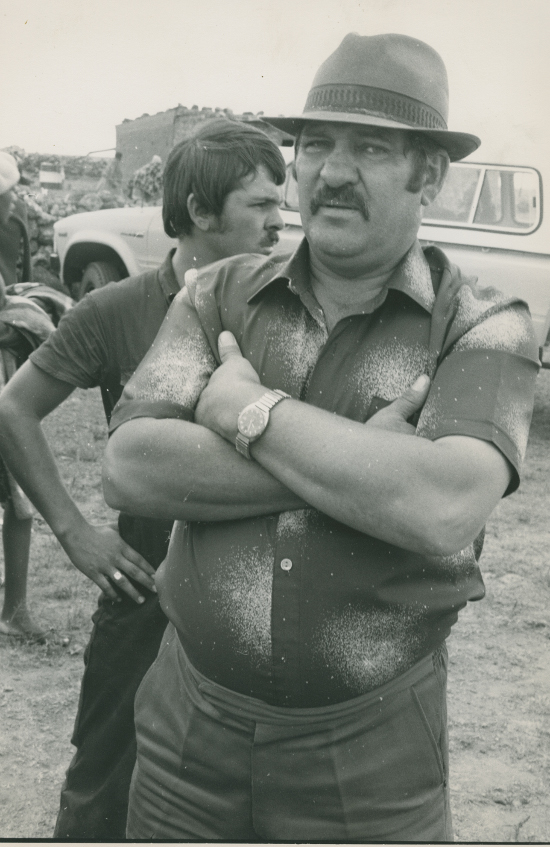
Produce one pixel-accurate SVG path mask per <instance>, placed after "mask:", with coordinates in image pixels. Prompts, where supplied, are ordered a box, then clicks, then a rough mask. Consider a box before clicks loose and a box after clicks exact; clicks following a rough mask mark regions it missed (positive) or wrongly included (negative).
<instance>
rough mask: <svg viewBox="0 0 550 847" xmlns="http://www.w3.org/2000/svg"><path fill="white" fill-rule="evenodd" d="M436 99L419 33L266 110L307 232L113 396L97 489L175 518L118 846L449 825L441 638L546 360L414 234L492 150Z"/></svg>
mask: <svg viewBox="0 0 550 847" xmlns="http://www.w3.org/2000/svg"><path fill="white" fill-rule="evenodd" d="M447 101H448V97H447V81H446V73H445V68H444V65H443V63H442V61H441V59H440V57H439V56H438V55H437V53H435V51H434V50H432V48H430V47H429V46H428V45H426V44H423V43H422V42H419V41H417V40H416V39H412V38H409V37H406V36H403V35H380V36H373V37H361V36H358V35H355V34H352V35H348V36H347V37H346V38H345V39H344V41H343V42H342V44H341V45H340V47H339V48H338V49H337V50H336V51H335V53H334V54H333V55H332V56H330V57H329V58H328V59H327V61H326V62H325V63H324V64H323V65H322V66H321V68H320V70H319V72H318V73H317V75H316V77H315V80H314V83H313V87H312V89H311V91H310V94H309V96H308V99H307V102H306V106H305V109H304V112H303V113H302V114H301V115H299V116H296V117H293V118H268V119H266V120H268V121H269V122H270V123H272V124H274V125H276V126H278V127H280V128H282V129H285V130H287V131H290V132H293V133H294V134H295V136H296V159H295V170H296V177H297V182H298V192H299V200H300V210H301V214H302V221H303V226H304V232H305V240H304V242H303V243H302V244H301V245H300V246H299V248H298V250H297V251H296V253H295V254H294V255H293V256H291V257H290V258H289V259H282V260H281V259H276V258H273V257H272V258H270V259H267V260H265V259H264V258H262V257H260V256H246V257H244V256H240V257H235V258H233V259H229V260H225V261H222V262H219V263H217V264H215V265H213V266H211V267H210V268H206V269H204V270H202V271H199V272H198V274H197V275H196V276H195V277H194V278H193V279H190V280H189V281H188V284H187V286H186V289H185V290H184V291H182V292H181V293H180V294H179V295H178V296H177V297H176V298H175V300H174V303H173V305H172V307H171V309H170V311H169V313H168V315H167V318H166V320H165V322H164V324H163V326H162V328H161V330H160V332H159V335H158V336H157V339H156V341H155V344H154V345H153V347H152V348H151V350H150V351H149V353H148V355H147V357H146V358H145V359H144V360H143V362H142V364H141V365H140V368H139V369H138V370H137V371H136V373H135V374H134V376H133V377H132V379H131V380H130V381H129V382H128V384H127V386H126V388H125V390H124V393H123V396H122V398H121V401H120V402H119V404H118V407H117V408H116V409H115V412H114V414H113V419H112V429H113V430H114V433H113V435H112V437H111V440H110V444H109V447H108V450H107V454H106V461H105V473H104V480H105V492H106V497H107V500H108V502H110V504H111V505H112V506H114V507H118V508H124V509H125V510H126V511H130V512H135V513H136V514H143V515H147V516H149V517H169V518H174V519H175V520H176V524H175V528H174V531H173V534H172V539H171V543H170V548H169V551H168V555H167V558H166V560H165V562H164V563H163V565H162V566H161V568H160V569H159V571H158V573H157V579H156V583H157V588H158V592H159V597H160V602H161V605H162V608H163V609H164V611H165V612H166V614H167V616H168V618H169V620H170V622H171V624H170V626H169V627H168V629H167V631H166V634H165V636H164V639H163V644H162V646H161V650H160V652H159V656H158V658H157V660H156V662H155V663H154V665H153V666H152V668H151V670H150V671H149V673H148V675H147V676H146V678H145V680H144V682H143V683H142V686H141V688H140V691H139V693H138V696H137V699H136V730H137V738H138V761H137V765H136V769H135V771H134V777H133V786H132V791H131V797H130V810H129V818H128V829H127V835H128V837H129V838H135V839H150V838H154V839H161V840H168V839H176V840H178V839H186V840H197V839H199V840H220V839H221V840H234V841H256V840H267V841H334V842H345V841H446V840H452V827H451V820H450V810H449V799H448V796H449V795H448V792H449V789H448V755H447V749H448V748H447V727H446V701H445V683H446V665H447V662H446V649H445V639H446V637H447V636H448V635H449V632H450V628H451V626H452V625H453V624H454V623H455V622H456V620H457V617H458V612H459V610H460V609H462V608H463V607H464V606H465V605H466V604H467V602H468V601H472V600H479V599H481V598H482V597H483V594H484V586H483V580H482V577H481V573H480V570H479V567H478V559H479V555H480V552H481V546H482V538H483V526H484V523H485V521H486V519H487V518H488V516H489V515H490V513H491V511H492V510H493V508H494V507H495V506H496V504H497V503H498V501H499V499H500V498H501V497H502V496H503V495H504V494H508V493H511V492H512V491H513V490H515V488H516V487H517V485H518V483H519V469H520V465H521V460H522V456H523V452H524V450H525V445H526V441H527V434H528V429H529V422H530V416H531V412H532V403H533V393H534V380H535V375H536V373H537V368H538V360H537V349H536V342H535V339H534V335H533V332H532V327H531V324H530V319H529V315H528V312H527V308H526V306H525V304H524V303H522V302H520V301H515V300H505V299H504V297H502V295H500V294H499V293H498V292H497V291H495V290H494V289H491V290H483V291H479V290H478V289H477V287H476V284H475V282H474V281H473V280H465V279H463V278H462V277H461V274H460V271H459V270H458V268H456V267H454V266H452V265H451V264H450V263H449V262H448V260H447V259H446V257H445V256H444V254H443V253H442V252H441V251H439V250H437V249H435V248H428V249H422V248H421V247H420V245H419V243H418V241H417V232H418V227H419V224H420V220H421V211H422V207H423V206H426V205H428V204H429V203H430V202H431V201H432V200H433V199H434V198H435V196H436V195H437V193H438V191H439V189H440V188H441V185H442V183H443V180H444V178H445V174H446V171H447V167H448V162H449V159H451V160H453V161H454V160H457V159H460V158H462V157H464V156H466V155H468V154H469V153H470V152H472V151H473V150H475V149H476V147H477V146H478V144H479V140H478V139H477V138H476V137H475V136H472V135H468V134H465V133H457V132H450V131H449V130H448V129H447V124H446V120H447V108H448V103H447ZM235 448H236V449H235Z"/></svg>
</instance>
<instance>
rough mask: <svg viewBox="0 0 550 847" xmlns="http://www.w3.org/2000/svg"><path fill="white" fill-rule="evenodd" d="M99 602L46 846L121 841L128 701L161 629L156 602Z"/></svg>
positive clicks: (130, 759)
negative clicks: (60, 841)
mask: <svg viewBox="0 0 550 847" xmlns="http://www.w3.org/2000/svg"><path fill="white" fill-rule="evenodd" d="M143 593H144V595H145V596H146V600H145V602H144V603H143V604H141V605H138V604H137V603H135V602H134V601H133V600H130V598H129V597H128V596H127V595H124V596H122V595H121V600H120V602H119V603H117V602H114V601H112V600H109V599H107V598H106V597H104V596H102V597H101V599H100V601H99V606H98V609H97V610H96V612H95V613H94V615H93V618H92V620H93V622H94V627H93V630H92V635H91V638H90V641H89V643H88V646H87V647H86V652H85V654H84V664H85V668H84V676H83V678H82V684H81V688H80V700H79V705H78V712H77V716H76V721H75V726H74V732H73V736H72V738H71V742H72V744H74V746H75V747H76V752H75V754H74V756H73V759H72V761H71V763H70V765H69V768H68V770H67V773H66V777H65V782H64V784H63V787H62V789H61V802H60V809H59V814H58V816H57V822H56V825H55V831H54V838H67V839H71V840H85V841H92V840H97V841H109V840H114V841H122V840H124V837H125V832H126V817H127V810H128V794H129V790H130V781H131V778H132V771H133V768H134V764H135V760H136V739H135V729H134V698H135V694H136V691H137V689H138V687H139V685H140V683H141V681H142V679H143V677H144V675H145V673H146V672H147V670H148V669H149V667H150V666H151V664H152V663H153V661H154V659H155V657H156V655H157V653H158V649H159V646H160V643H161V639H162V634H163V632H164V630H165V629H166V625H167V623H168V621H167V619H166V617H165V615H164V613H163V611H162V609H161V608H160V605H159V602H158V597H157V595H156V594H152V593H150V592H145V591H144V592H143Z"/></svg>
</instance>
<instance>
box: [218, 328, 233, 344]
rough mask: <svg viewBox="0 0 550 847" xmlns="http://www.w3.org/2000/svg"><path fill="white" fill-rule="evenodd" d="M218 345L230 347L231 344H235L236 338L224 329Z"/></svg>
mask: <svg viewBox="0 0 550 847" xmlns="http://www.w3.org/2000/svg"><path fill="white" fill-rule="evenodd" d="M218 344H221V346H222V347H229V346H230V345H231V344H235V336H234V335H233V333H232V332H229V330H228V329H224V330H223V332H220V335H219V338H218Z"/></svg>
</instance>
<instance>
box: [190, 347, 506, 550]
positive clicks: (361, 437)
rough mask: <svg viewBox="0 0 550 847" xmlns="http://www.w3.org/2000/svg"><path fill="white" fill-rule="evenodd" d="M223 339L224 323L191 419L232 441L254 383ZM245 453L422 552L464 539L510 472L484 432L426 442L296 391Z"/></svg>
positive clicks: (353, 522)
mask: <svg viewBox="0 0 550 847" xmlns="http://www.w3.org/2000/svg"><path fill="white" fill-rule="evenodd" d="M224 336H225V338H224ZM231 339H232V336H231V334H230V333H223V334H222V336H221V337H220V341H221V344H222V345H224V346H225V352H224V355H223V356H222V360H223V364H222V365H221V367H220V368H218V370H217V371H216V372H215V373H214V374H213V375H212V377H211V379H210V382H209V384H208V386H207V387H206V388H205V390H204V391H203V393H202V395H201V399H200V401H199V405H198V407H197V410H196V420H198V421H199V422H201V423H202V424H203V425H205V426H208V427H209V428H211V429H212V430H214V431H216V432H218V433H219V434H220V435H222V437H224V438H225V439H226V440H227V441H228V442H230V443H233V442H234V439H235V437H236V432H237V427H236V424H237V416H238V413H239V412H240V410H241V409H242V408H243V407H244V406H245V405H246V404H247V403H250V402H253V401H255V400H257V399H259V398H260V397H261V395H262V393H263V391H264V388H263V387H262V386H261V385H260V384H259V381H258V376H257V374H256V373H255V371H254V369H253V368H252V366H251V365H250V363H249V362H247V361H246V360H245V359H243V358H242V356H241V355H240V351H239V348H238V346H237V344H236V342H235V340H234V339H232V340H231ZM220 350H221V347H220ZM252 453H253V455H254V458H255V459H256V461H257V462H258V464H260V465H261V466H262V467H264V468H265V469H266V470H268V471H269V472H270V473H271V474H272V475H273V476H274V477H276V478H277V479H279V480H280V481H281V482H282V483H283V484H284V485H286V486H287V487H288V488H289V489H291V490H292V491H294V492H295V493H296V494H297V495H298V496H299V497H302V498H303V499H304V500H305V501H306V502H308V503H310V504H311V505H313V506H315V507H316V508H318V509H320V510H321V511H322V512H325V513H326V514H328V515H331V516H332V517H334V518H336V519H337V520H339V521H342V522H343V523H345V524H347V525H348V526H351V527H354V528H355V529H358V530H360V531H361V532H364V533H367V534H369V535H372V536H374V537H376V538H380V539H381V540H384V541H388V542H390V543H392V544H396V545H397V546H400V547H403V548H405V549H408V550H411V551H414V552H420V553H426V554H430V555H448V554H452V553H455V552H457V551H459V550H461V549H463V548H464V547H465V546H467V544H469V543H470V542H471V541H472V540H473V539H474V538H475V537H476V536H477V534H478V533H479V531H480V530H481V528H482V527H483V525H484V523H485V521H486V519H487V517H488V516H489V514H490V513H491V511H492V510H493V509H494V507H495V506H496V504H497V502H498V501H499V499H500V498H501V497H502V495H503V493H504V491H505V490H506V488H507V486H508V484H509V481H510V478H511V471H510V466H509V465H508V462H507V460H506V459H505V458H504V456H503V455H502V454H501V453H500V451H499V450H498V449H497V448H496V447H494V446H493V445H492V444H491V443H489V442H485V441H482V440H479V439H476V438H469V437H464V436H448V437H445V438H441V439H439V440H438V441H434V442H432V441H429V440H427V439H423V438H416V437H411V436H410V435H409V434H407V433H405V434H402V433H400V432H392V431H386V430H384V429H378V428H377V427H375V426H364V425H362V424H360V423H356V422H354V421H350V420H348V419H346V418H342V417H340V416H338V415H334V414H330V413H328V412H325V411H324V410H321V409H317V408H315V407H313V406H310V405H308V404H306V403H301V402H299V401H296V400H285V401H283V402H282V403H279V404H278V405H277V406H276V407H275V408H274V409H273V410H272V413H271V422H270V424H269V426H268V428H267V430H266V432H265V433H264V435H262V437H261V438H260V439H259V440H258V441H257V442H256V443H255V444H254V445H253V447H252Z"/></svg>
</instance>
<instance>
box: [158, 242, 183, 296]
mask: <svg viewBox="0 0 550 847" xmlns="http://www.w3.org/2000/svg"><path fill="white" fill-rule="evenodd" d="M175 252H176V249H175V248H174V249H172V250H170V252H169V253H168V255H167V257H166V259H165V260H164V262H163V263H162V265H161V266H160V268H159V269H158V271H157V274H158V281H159V285H160V287H161V289H162V293H163V294H164V296H165V297H166V299H167V300H168V302H169V303H171V302H172V300H173V299H174V297H175V296H176V294H177V293H178V291H179V290H180V286H179V283H178V280H177V279H176V274H175V273H174V268H173V266H172V258H173V256H174V253H175Z"/></svg>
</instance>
